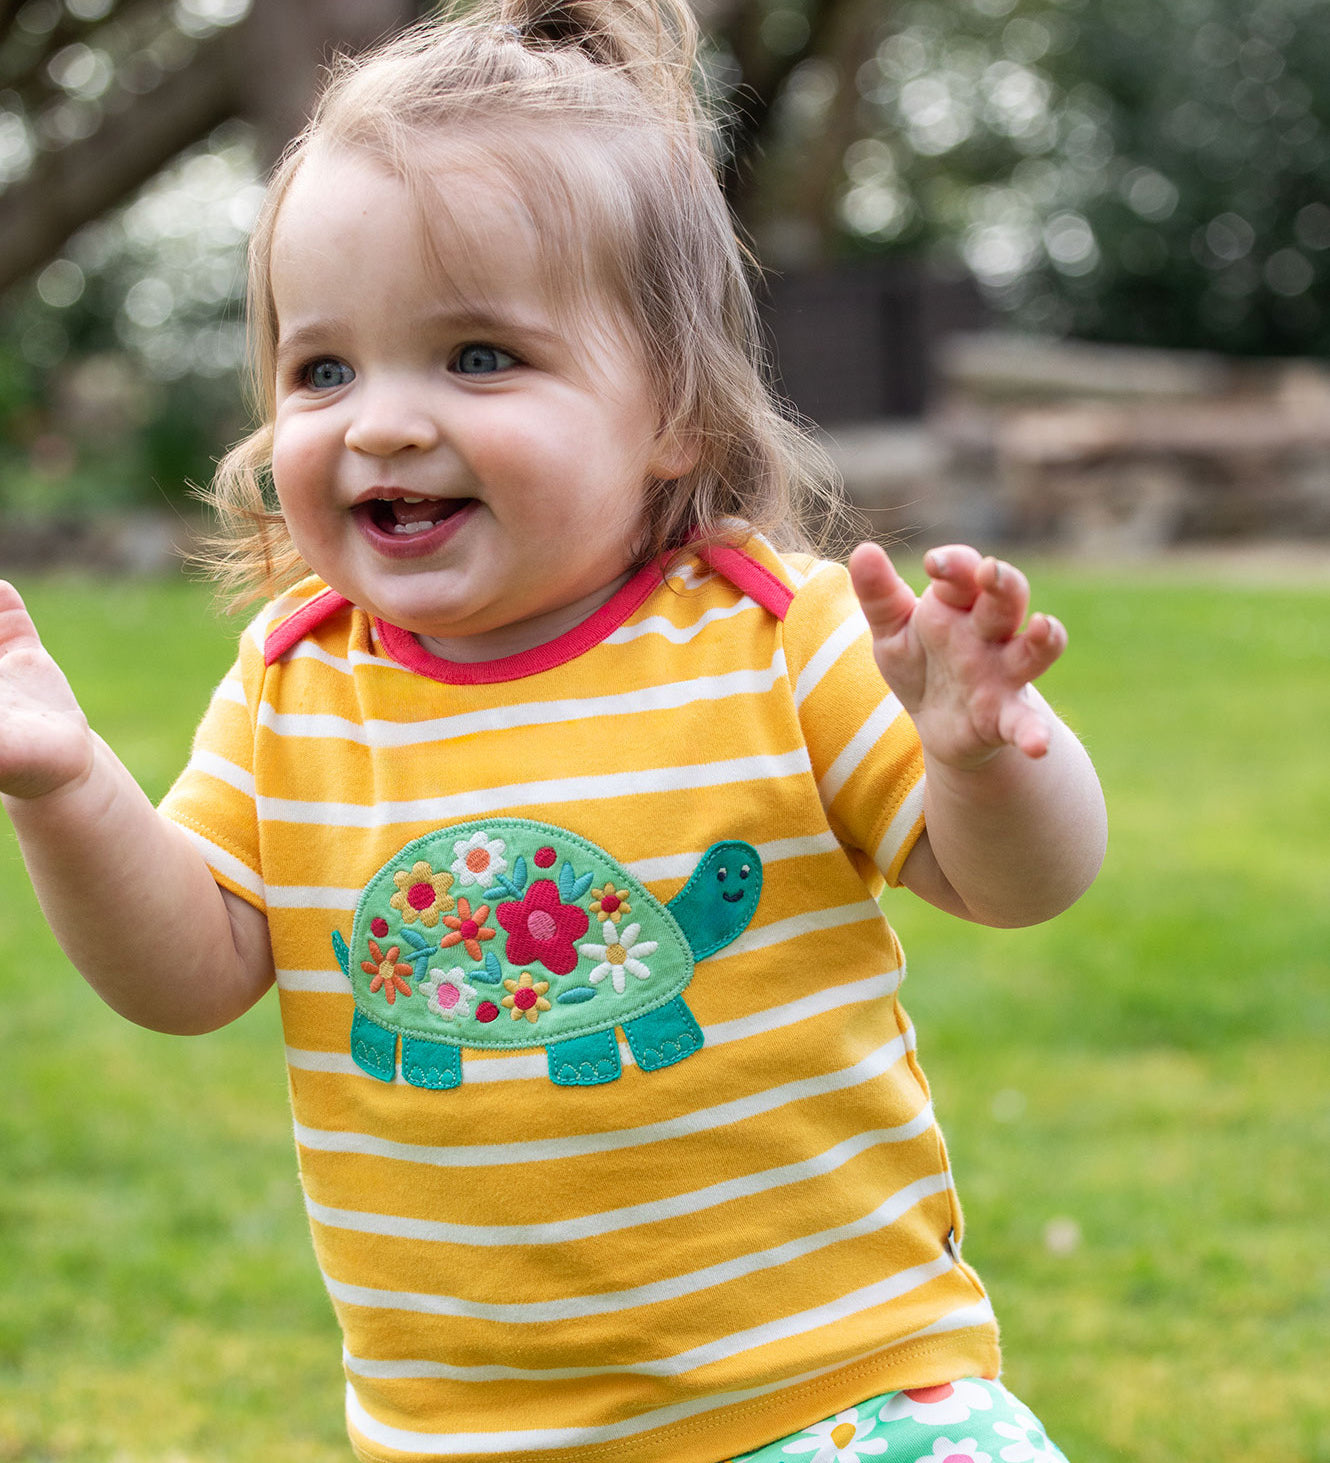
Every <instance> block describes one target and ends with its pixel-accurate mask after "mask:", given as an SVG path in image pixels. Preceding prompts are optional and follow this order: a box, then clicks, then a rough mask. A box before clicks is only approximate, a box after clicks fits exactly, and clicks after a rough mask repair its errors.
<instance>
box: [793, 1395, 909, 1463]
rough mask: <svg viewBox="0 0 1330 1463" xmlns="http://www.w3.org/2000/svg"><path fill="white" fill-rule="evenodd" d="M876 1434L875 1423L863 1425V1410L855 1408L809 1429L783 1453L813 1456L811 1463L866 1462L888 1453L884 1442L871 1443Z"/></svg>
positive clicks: (867, 1422) (871, 1420) (808, 1461)
mask: <svg viewBox="0 0 1330 1463" xmlns="http://www.w3.org/2000/svg"><path fill="white" fill-rule="evenodd" d="M872 1431H873V1419H872V1418H871V1417H868V1418H865V1419H864V1420H863V1421H862V1422H860V1420H859V1409H858V1408H857V1407H851V1408H849V1409H848V1410H847V1411H845V1412H838V1413H837V1414H836V1415H835V1417H829V1418H828V1419H827V1420H826V1421H825V1422H816V1423H814V1424H813V1426H812V1427H808V1428H805V1429H804V1430H803V1432H801V1433H800V1434H799V1436H798V1437H797V1438H795V1440H794V1441H793V1442H792V1443H786V1444H785V1446H784V1447H783V1448H782V1449H781V1452H782V1453H811V1454H812V1455H813V1456H812V1457H811V1458H809V1459H808V1460H807V1463H860V1459H862V1458H876V1457H877V1456H878V1455H879V1454H881V1453H885V1452H886V1451H887V1445H886V1443H885V1442H883V1441H882V1439H881V1438H878V1439H875V1440H874V1441H872V1442H870V1441H868V1438H869V1435H870V1434H871V1433H872Z"/></svg>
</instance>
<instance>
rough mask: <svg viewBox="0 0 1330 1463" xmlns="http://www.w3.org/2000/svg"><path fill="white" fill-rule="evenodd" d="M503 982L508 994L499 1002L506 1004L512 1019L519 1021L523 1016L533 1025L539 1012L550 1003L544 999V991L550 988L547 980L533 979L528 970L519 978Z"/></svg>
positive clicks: (548, 1006)
mask: <svg viewBox="0 0 1330 1463" xmlns="http://www.w3.org/2000/svg"><path fill="white" fill-rule="evenodd" d="M503 984H504V987H505V989H506V990H507V991H508V994H507V995H506V996H505V997H504V998H503V1001H502V1002H501V1004H502V1005H504V1006H507V1008H508V1011H509V1014H510V1015H511V1016H512V1018H513V1020H514V1021H520V1020H521V1019H522V1017H523V1016H525V1017H526V1019H527V1020H528V1021H530V1022H531V1023H532V1025H534V1024H535V1021H536V1018H537V1017H538V1016H539V1015H540V1013H541V1012H542V1011H548V1010H549V1009H550V1003H549V1002H548V1001H547V1000H546V999H545V992H546V991H547V990H549V988H550V983H549V981H547V980H536V981H533V980H532V979H531V972H530V971H529V970H524V971H523V972H522V978H521V979H520V980H506V981H504V983H503Z"/></svg>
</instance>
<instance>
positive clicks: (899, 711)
mask: <svg viewBox="0 0 1330 1463" xmlns="http://www.w3.org/2000/svg"><path fill="white" fill-rule="evenodd" d="M882 689H883V691H884V692H885V693H886V694H885V695H884V696H883V698H882V700H881V701H879V702H878V704H877V705H876V706H875V707H874V708H873V714H872V715H871V716H870V717H869V718H868V720H867V721H865V722H864V724H863V725H862V726H861V727H860V728H859V730H858V731H857V732H855V734H854V736H852V737H851V738H850V740H849V741H848V742H847V743H846V745H845V748H844V749H843V750H842V752H841V754H840V756H839V757H837V758H836V760H835V761H834V762H833V763H832V764H831V766H830V767H829V768H828V769H827V771H826V773H825V774H824V775H823V777H822V779H821V781H820V782H819V783H818V785H817V790H818V792H819V793H820V794H821V797H822V805H823V807H826V808H829V807H830V806H831V805H832V803H834V802H835V801H836V794H837V793H839V792H840V790H841V788H843V787H844V786H845V784H846V783H847V782H848V781H849V780H850V778H851V777H852V776H853V775H854V773H855V770H856V769H857V768H858V767H859V765H860V764H861V763H862V762H863V760H864V758H865V757H866V756H867V755H868V754H869V752H870V751H871V750H872V749H873V748H874V747H875V746H876V745H877V744H878V742H879V741H880V740H881V739H882V738H883V737H884V736H885V735H886V734H887V732H889V731H890V730H891V728H892V726H894V725H895V723H896V720H897V718H898V717H901V716H904V714H905V708H904V707H903V706H902V705H901V704H900V702H899V701H898V700H897V699H896V697H895V696H894V695H893V694H892V693H891V692H890V691H888V690H887V688H886V686H885V685H884V686H883V687H882Z"/></svg>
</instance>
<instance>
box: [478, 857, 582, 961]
mask: <svg viewBox="0 0 1330 1463" xmlns="http://www.w3.org/2000/svg"><path fill="white" fill-rule="evenodd" d="M495 914H496V915H497V917H498V921H499V923H500V924H501V925H502V926H503V927H504V929H505V930H507V931H508V959H509V961H510V962H511V963H512V964H513V965H530V964H531V963H532V962H533V961H535V962H537V963H539V964H541V965H543V966H544V967H545V969H546V970H549V971H552V972H553V973H554V974H555V975H567V974H568V972H569V971H570V970H572V968H573V967H574V966H575V965H576V964H577V951H576V950H575V949H574V948H573V941H574V940H576V939H578V938H579V937H580V936H582V935H584V934H586V932H587V925H588V924H589V923H590V920H589V919H588V917H587V912H586V910H585V909H582V908H581V907H579V906H578V905H576V904H565V903H564V902H563V900H562V899H560V898H559V889H558V885H556V884H555V882H554V880H553V879H537V880H536V882H535V883H534V884H532V886H531V887H530V888H529V889H528V890H527V892H526V896H525V898H524V899H523V900H522V901H521V903H520V904H519V903H517V902H516V901H513V902H511V903H509V904H501V905H499V907H498V909H497V910H496V911H495Z"/></svg>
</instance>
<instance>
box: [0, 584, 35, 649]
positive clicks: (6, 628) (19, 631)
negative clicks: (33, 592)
mask: <svg viewBox="0 0 1330 1463" xmlns="http://www.w3.org/2000/svg"><path fill="white" fill-rule="evenodd" d="M41 643H42V642H41V639H40V637H39V636H38V634H37V627H36V626H35V625H34V624H33V623H32V616H31V615H29V614H28V610H27V606H26V605H25V604H24V603H23V596H22V595H20V594H19V592H18V590H17V589H15V588H14V586H13V585H12V584H10V583H9V582H8V581H7V580H4V579H0V653H4V652H6V651H10V650H32V649H36V648H37V647H38V646H40V645H41Z"/></svg>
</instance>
